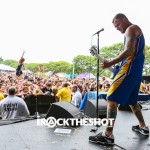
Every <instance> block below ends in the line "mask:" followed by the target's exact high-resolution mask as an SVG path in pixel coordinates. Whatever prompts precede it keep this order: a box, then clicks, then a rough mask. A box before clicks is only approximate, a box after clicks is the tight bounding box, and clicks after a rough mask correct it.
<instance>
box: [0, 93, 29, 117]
mask: <svg viewBox="0 0 150 150" xmlns="http://www.w3.org/2000/svg"><path fill="white" fill-rule="evenodd" d="M0 114H1V116H2V119H14V118H17V117H21V116H24V117H26V116H28V115H29V114H30V113H29V110H28V107H27V105H26V103H25V102H24V100H23V99H22V98H19V97H17V96H7V97H6V98H4V99H3V100H2V101H0Z"/></svg>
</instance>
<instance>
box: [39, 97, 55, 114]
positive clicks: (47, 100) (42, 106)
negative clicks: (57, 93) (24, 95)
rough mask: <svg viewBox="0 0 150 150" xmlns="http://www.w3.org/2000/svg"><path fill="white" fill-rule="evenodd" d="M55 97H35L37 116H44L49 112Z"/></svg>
mask: <svg viewBox="0 0 150 150" xmlns="http://www.w3.org/2000/svg"><path fill="white" fill-rule="evenodd" d="M54 102H56V101H55V97H54V96H51V95H38V96H37V112H38V113H39V114H46V113H47V111H48V110H49V107H50V105H51V103H54Z"/></svg>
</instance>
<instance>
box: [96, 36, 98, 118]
mask: <svg viewBox="0 0 150 150" xmlns="http://www.w3.org/2000/svg"><path fill="white" fill-rule="evenodd" d="M97 49H98V51H97V53H98V55H99V33H98V34H97ZM98 85H99V59H97V97H96V98H97V99H96V116H97V119H98V117H99V115H98Z"/></svg>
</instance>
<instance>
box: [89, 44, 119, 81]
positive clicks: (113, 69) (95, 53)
mask: <svg viewBox="0 0 150 150" xmlns="http://www.w3.org/2000/svg"><path fill="white" fill-rule="evenodd" d="M90 53H91V55H92V56H96V57H97V59H99V60H100V61H101V62H102V63H104V59H103V58H102V57H100V55H99V54H98V51H97V47H96V46H95V45H93V46H92V47H91V48H90ZM107 69H108V70H109V71H110V72H112V75H111V78H112V79H113V78H114V77H115V76H116V74H117V73H118V72H119V69H120V67H119V65H115V66H113V67H109V68H107Z"/></svg>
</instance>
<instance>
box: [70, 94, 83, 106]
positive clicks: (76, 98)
mask: <svg viewBox="0 0 150 150" xmlns="http://www.w3.org/2000/svg"><path fill="white" fill-rule="evenodd" d="M81 100H82V95H81V93H80V92H79V91H77V92H75V93H74V94H73V96H72V101H71V103H72V104H73V105H75V106H77V107H78V106H79V105H80V102H81Z"/></svg>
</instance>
